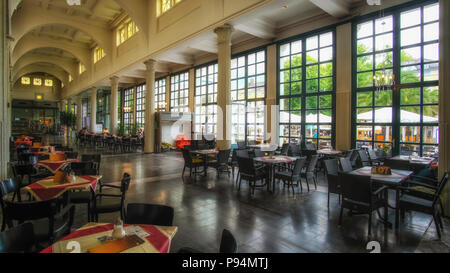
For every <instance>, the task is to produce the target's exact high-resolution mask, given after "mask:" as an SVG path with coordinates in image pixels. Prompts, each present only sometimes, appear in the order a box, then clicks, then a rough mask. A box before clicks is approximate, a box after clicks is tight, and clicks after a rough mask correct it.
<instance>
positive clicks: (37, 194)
mask: <svg viewBox="0 0 450 273" xmlns="http://www.w3.org/2000/svg"><path fill="white" fill-rule="evenodd" d="M101 178H102V177H101V176H89V175H81V176H77V177H76V179H75V182H72V183H67V184H57V183H55V182H53V176H51V177H47V178H44V179H42V180H39V181H37V182H35V183H33V184H31V185H29V186H26V187H24V188H22V190H25V191H27V192H29V193H30V194H31V195H32V196H33V197H34V198H35V199H36V200H38V201H46V200H50V199H53V198H56V197H58V196H61V195H62V194H63V193H65V192H66V191H68V190H86V189H89V187H91V188H92V189H93V190H95V189H96V188H97V184H98V180H99V179H101Z"/></svg>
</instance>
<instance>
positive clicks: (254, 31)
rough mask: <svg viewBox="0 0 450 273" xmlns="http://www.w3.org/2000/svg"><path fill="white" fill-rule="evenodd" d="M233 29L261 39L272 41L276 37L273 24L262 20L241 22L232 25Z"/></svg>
mask: <svg viewBox="0 0 450 273" xmlns="http://www.w3.org/2000/svg"><path fill="white" fill-rule="evenodd" d="M234 29H236V30H239V31H242V32H245V33H248V34H250V35H253V36H255V37H258V38H261V39H266V40H269V39H273V38H275V37H276V34H275V26H274V24H273V23H271V22H269V21H268V20H264V19H259V18H258V19H254V20H250V21H242V22H239V23H236V24H235V25H234Z"/></svg>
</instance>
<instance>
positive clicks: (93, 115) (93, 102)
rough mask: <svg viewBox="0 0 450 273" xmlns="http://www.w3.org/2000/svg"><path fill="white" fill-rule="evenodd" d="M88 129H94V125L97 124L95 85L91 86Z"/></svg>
mask: <svg viewBox="0 0 450 273" xmlns="http://www.w3.org/2000/svg"><path fill="white" fill-rule="evenodd" d="M90 120H91V121H90V127H91V128H90V131H91V132H94V131H95V125H96V124H97V87H92V88H91V118H90Z"/></svg>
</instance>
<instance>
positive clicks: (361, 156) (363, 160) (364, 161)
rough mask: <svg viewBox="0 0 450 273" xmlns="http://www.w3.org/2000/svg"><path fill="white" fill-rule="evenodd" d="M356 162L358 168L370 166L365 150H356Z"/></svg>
mask: <svg viewBox="0 0 450 273" xmlns="http://www.w3.org/2000/svg"><path fill="white" fill-rule="evenodd" d="M358 160H359V164H360V166H363V167H364V166H370V160H369V157H368V156H367V152H366V150H358Z"/></svg>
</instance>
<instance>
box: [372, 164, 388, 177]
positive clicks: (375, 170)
mask: <svg viewBox="0 0 450 273" xmlns="http://www.w3.org/2000/svg"><path fill="white" fill-rule="evenodd" d="M371 173H372V174H380V175H391V174H392V171H391V168H390V167H388V166H373V167H372V169H371Z"/></svg>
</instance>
